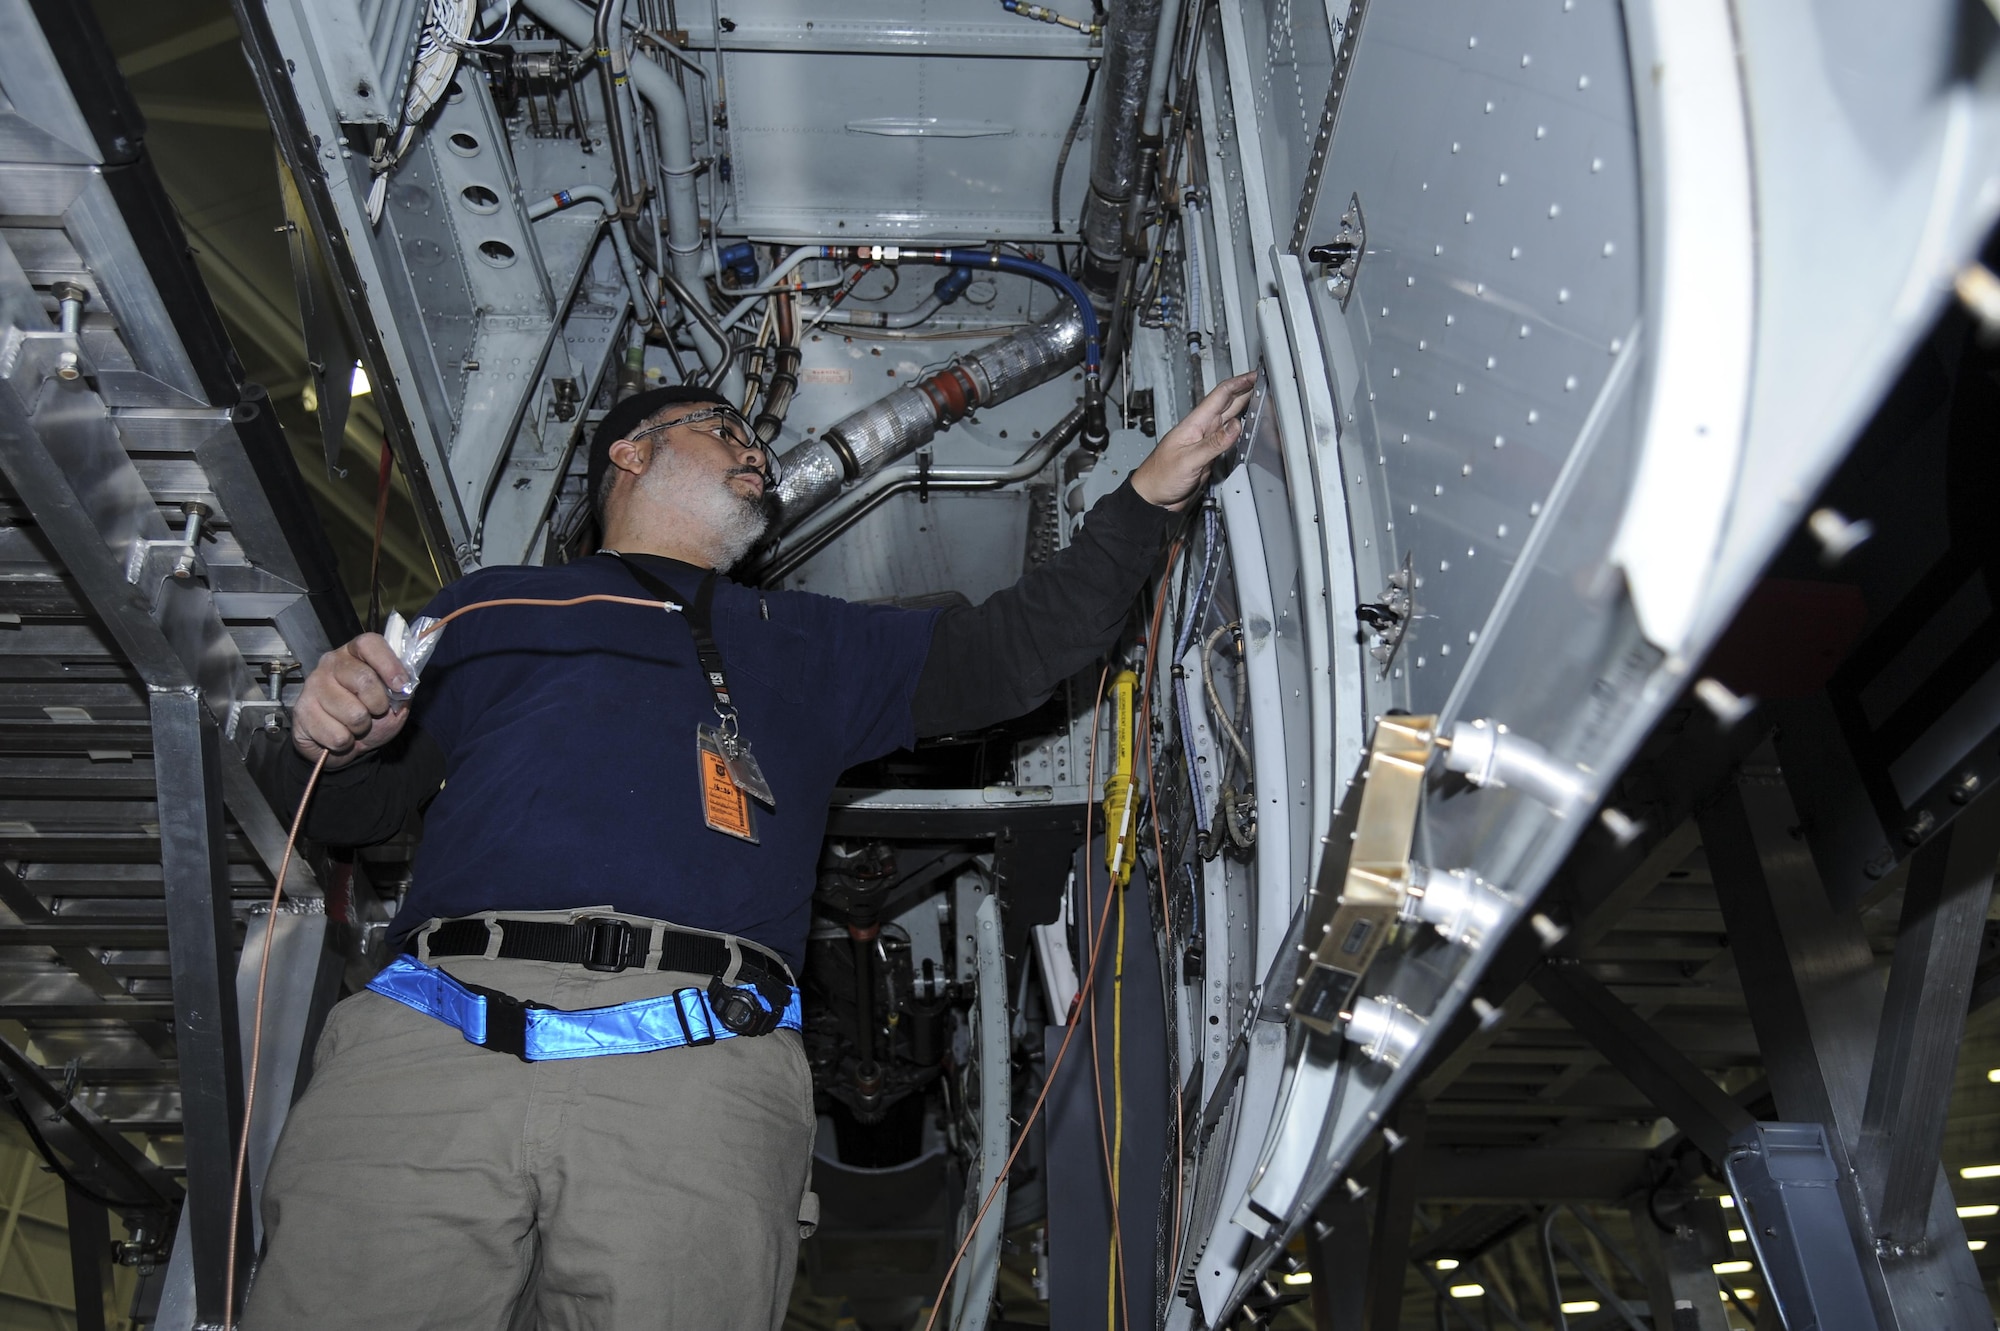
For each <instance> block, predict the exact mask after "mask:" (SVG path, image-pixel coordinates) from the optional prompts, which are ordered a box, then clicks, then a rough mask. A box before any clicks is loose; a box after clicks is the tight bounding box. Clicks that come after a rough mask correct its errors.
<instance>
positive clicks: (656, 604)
mask: <svg viewBox="0 0 2000 1331" xmlns="http://www.w3.org/2000/svg"><path fill="white" fill-rule="evenodd" d="M589 601H604V602H607V603H609V604H611V605H636V606H638V607H639V608H641V609H642V610H662V609H665V608H666V607H667V606H668V605H670V604H672V603H671V602H668V601H648V600H644V599H642V598H640V597H637V596H613V595H611V594H610V593H609V592H593V593H591V594H590V595H589V596H572V597H570V598H569V599H568V600H566V601H551V600H547V599H545V598H543V597H539V596H502V597H500V598H499V599H498V600H493V601H474V602H473V603H472V604H471V605H462V606H460V607H459V608H458V609H456V610H454V611H452V612H451V613H450V614H448V615H446V616H445V617H444V618H443V619H440V620H439V621H438V622H437V623H435V624H431V625H428V626H426V627H425V629H424V631H423V632H422V633H420V634H418V635H417V636H418V637H421V638H428V637H430V636H431V635H432V634H433V633H436V632H437V631H438V630H439V629H442V628H443V627H444V626H445V625H446V624H449V623H451V621H452V620H454V619H457V618H458V617H459V616H460V615H468V614H471V613H472V612H473V611H474V610H490V609H492V608H493V607H494V606H496V605H542V606H552V607H557V608H560V607H562V606H566V605H583V604H585V603H586V602H589ZM676 608H678V607H676Z"/></svg>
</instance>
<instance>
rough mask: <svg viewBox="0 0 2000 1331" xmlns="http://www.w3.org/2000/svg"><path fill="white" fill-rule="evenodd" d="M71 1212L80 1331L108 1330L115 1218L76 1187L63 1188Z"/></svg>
mask: <svg viewBox="0 0 2000 1331" xmlns="http://www.w3.org/2000/svg"><path fill="white" fill-rule="evenodd" d="M63 1202H64V1209H65V1210H66V1211H68V1213H69V1269H70V1279H71V1281H72V1282H73V1283H74V1287H75V1289H76V1331H105V1321H104V1296H105V1295H106V1294H108V1293H110V1291H111V1216H110V1214H109V1213H108V1212H107V1211H105V1209H104V1208H103V1207H102V1206H100V1205H98V1204H97V1202H96V1201H95V1200H93V1199H92V1198H89V1197H86V1196H84V1194H82V1193H81V1192H78V1191H77V1190H76V1189H75V1188H72V1187H65V1188H64V1189H63Z"/></svg>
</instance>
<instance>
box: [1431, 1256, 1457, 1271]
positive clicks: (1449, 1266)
mask: <svg viewBox="0 0 2000 1331" xmlns="http://www.w3.org/2000/svg"><path fill="white" fill-rule="evenodd" d="M1431 1265H1432V1266H1435V1267H1436V1268H1437V1269H1438V1270H1440V1271H1456V1270H1458V1258H1456V1257H1440V1258H1438V1259H1437V1260H1436V1261H1435V1262H1432V1263H1431Z"/></svg>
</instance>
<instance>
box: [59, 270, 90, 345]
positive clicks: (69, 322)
mask: <svg viewBox="0 0 2000 1331" xmlns="http://www.w3.org/2000/svg"><path fill="white" fill-rule="evenodd" d="M49 294H50V295H51V296H54V297H55V298H56V308H57V321H58V322H59V323H60V324H61V326H62V330H63V331H64V332H65V333H68V334H69V335H70V336H71V337H75V336H76V332H77V329H78V328H80V327H82V325H83V303H84V302H85V301H87V300H89V299H90V293H89V292H88V291H85V290H84V289H83V288H82V287H80V286H78V285H77V284H76V283H74V282H57V283H56V284H55V285H54V286H51V287H50V288H49Z"/></svg>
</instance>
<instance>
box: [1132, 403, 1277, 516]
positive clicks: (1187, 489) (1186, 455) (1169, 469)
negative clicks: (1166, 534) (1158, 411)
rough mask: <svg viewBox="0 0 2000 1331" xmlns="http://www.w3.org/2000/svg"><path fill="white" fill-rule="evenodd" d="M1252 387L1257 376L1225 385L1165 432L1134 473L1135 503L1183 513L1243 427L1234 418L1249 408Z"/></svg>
mask: <svg viewBox="0 0 2000 1331" xmlns="http://www.w3.org/2000/svg"><path fill="white" fill-rule="evenodd" d="M1256 383H1257V371H1255V370H1252V371H1250V373H1248V374H1239V375H1237V376H1236V377H1235V378H1234V379H1224V380H1223V381H1222V382H1221V383H1219V384H1217V385H1216V386H1215V387H1214V388H1213V389H1212V390H1210V392H1209V395H1208V396H1207V397H1205V398H1203V399H1202V400H1201V401H1199V402H1197V403H1195V407H1194V410H1193V411H1190V412H1189V413H1188V414H1187V416H1186V417H1185V418H1184V419H1183V420H1182V421H1181V423H1180V424H1179V425H1176V426H1175V427H1174V428H1173V429H1171V430H1169V431H1167V433H1166V437H1165V438H1163V439H1161V440H1160V442H1159V443H1158V444H1157V445H1155V446H1154V448H1153V451H1152V452H1151V453H1150V454H1148V455H1147V457H1146V460H1145V461H1144V462H1141V463H1140V464H1139V469H1138V470H1137V471H1135V472H1133V473H1132V488H1133V489H1134V490H1137V491H1138V492H1139V497H1140V498H1141V499H1144V500H1145V501H1146V502H1148V503H1151V504H1157V505H1159V506H1160V507H1161V508H1164V509H1170V510H1172V511H1174V512H1179V511H1180V510H1181V509H1182V508H1184V507H1186V505H1187V501H1188V500H1190V499H1192V498H1194V496H1195V495H1196V494H1197V493H1198V492H1199V491H1200V490H1201V487H1202V484H1203V482H1204V481H1206V480H1207V479H1208V464H1209V463H1211V462H1213V461H1215V460H1216V459H1217V458H1219V457H1221V456H1222V455H1223V454H1224V453H1226V452H1228V451H1229V449H1230V448H1232V447H1233V446H1234V445H1235V443H1236V437H1237V436H1238V435H1240V434H1241V433H1242V432H1243V422H1241V421H1239V420H1237V419H1236V418H1237V417H1238V416H1241V415H1242V414H1243V409H1244V408H1245V407H1247V406H1249V405H1250V390H1251V389H1252V388H1253V387H1255V386H1256Z"/></svg>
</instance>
